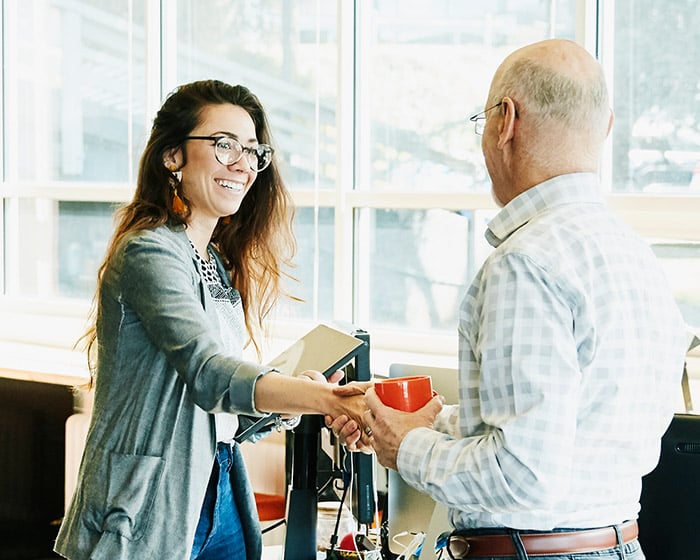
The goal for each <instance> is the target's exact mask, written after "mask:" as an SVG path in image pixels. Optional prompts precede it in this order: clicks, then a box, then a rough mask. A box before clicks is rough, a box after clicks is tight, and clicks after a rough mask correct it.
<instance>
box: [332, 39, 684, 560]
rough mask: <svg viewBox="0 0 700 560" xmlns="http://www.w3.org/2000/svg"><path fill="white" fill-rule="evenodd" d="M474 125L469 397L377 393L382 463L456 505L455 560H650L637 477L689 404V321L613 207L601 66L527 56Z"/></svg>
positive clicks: (463, 319)
mask: <svg viewBox="0 0 700 560" xmlns="http://www.w3.org/2000/svg"><path fill="white" fill-rule="evenodd" d="M471 120H473V121H476V122H477V126H478V127H479V128H481V126H480V125H481V123H483V138H482V150H483V153H484V157H485V160H486V166H487V168H488V172H489V175H490V177H491V180H492V184H493V196H494V198H495V200H496V201H497V202H498V204H499V205H500V206H502V209H501V211H500V212H499V213H498V214H497V215H496V217H495V218H494V219H493V220H492V221H491V222H490V223H489V225H488V229H487V231H486V237H487V239H488V241H489V242H490V243H491V245H493V247H494V248H495V249H494V251H493V253H492V254H491V256H490V257H489V258H488V259H487V260H486V262H485V263H484V265H483V267H482V268H481V270H480V271H479V273H478V274H477V276H476V278H475V279H474V281H473V283H472V285H471V287H470V288H469V290H468V292H467V294H466V297H465V299H464V301H463V303H462V306H461V309H460V315H459V317H460V319H459V382H460V403H459V405H455V406H445V407H441V403H440V401H439V399H438V398H435V399H433V400H432V401H431V402H430V403H429V404H428V405H426V406H425V407H424V408H423V409H421V410H420V411H418V412H416V413H413V414H407V413H401V412H398V411H395V410H392V409H390V408H388V407H386V406H384V405H383V404H382V403H381V401H380V400H379V399H378V397H377V395H376V393H375V392H374V390H373V389H369V390H368V391H367V394H366V402H367V406H368V408H369V410H368V412H367V414H366V417H365V423H366V428H365V431H366V433H367V435H368V436H369V441H370V443H371V444H372V447H373V448H374V450H375V452H376V454H377V457H378V459H379V461H380V463H382V464H383V465H385V466H386V467H389V468H392V469H396V470H397V471H398V472H399V474H400V475H401V476H402V477H403V478H404V479H405V480H406V481H407V482H408V483H409V484H411V485H412V486H414V487H416V488H417V489H419V490H421V491H423V492H426V493H427V494H429V495H431V496H432V497H433V498H434V499H435V500H437V501H439V502H442V503H444V504H446V505H447V506H448V507H449V510H450V519H451V522H452V524H453V525H454V527H455V529H457V531H455V532H454V533H453V534H452V536H451V537H450V544H449V547H450V551H451V554H452V556H453V557H454V558H461V557H467V554H468V558H479V557H482V558H485V557H488V558H520V559H525V558H539V557H541V556H546V557H547V558H548V559H549V560H559V559H564V558H570V557H571V556H570V555H571V553H573V552H577V553H579V554H577V556H576V558H577V559H579V558H586V557H587V556H589V555H590V556H591V557H595V558H626V559H627V560H637V559H642V558H643V554H642V552H641V550H640V547H639V543H638V541H637V539H636V537H637V527H636V522H635V519H636V517H637V513H638V510H639V495H640V490H641V477H642V476H643V475H644V474H645V473H647V472H649V471H651V470H652V469H653V467H654V466H655V464H656V462H657V460H658V455H659V442H660V438H661V436H662V434H663V432H664V431H665V429H666V427H667V426H668V424H669V422H670V420H671V418H672V414H673V411H674V406H675V404H676V402H677V401H676V397H677V395H679V392H678V389H679V384H680V379H681V374H682V369H683V361H684V354H685V326H684V323H683V320H682V318H681V315H680V313H679V311H678V308H677V306H676V304H675V302H674V299H673V296H672V294H671V291H670V289H669V287H668V286H667V284H666V281H665V279H664V276H663V273H662V271H661V269H660V267H659V265H658V263H657V262H656V260H655V258H654V255H653V254H652V252H651V250H650V249H649V248H648V246H647V245H646V244H645V243H644V241H643V240H642V239H640V238H639V237H638V236H637V235H635V234H634V233H633V232H632V231H631V230H630V229H629V228H627V227H626V226H625V225H624V224H623V223H622V222H621V221H620V220H619V219H618V218H616V217H615V216H614V215H613V214H611V213H610V211H609V210H608V209H607V208H606V207H605V205H604V200H603V193H602V189H601V186H600V184H599V177H598V171H599V160H600V157H601V150H602V146H603V142H604V140H605V138H606V137H607V135H608V133H609V131H610V128H611V126H612V122H613V117H612V113H611V110H610V108H609V101H608V94H607V89H606V85H605V80H604V77H603V73H602V70H601V68H600V66H599V65H598V63H597V62H596V61H595V60H594V59H593V58H592V57H591V56H590V55H589V54H588V53H587V51H586V50H584V49H583V48H581V47H580V46H578V45H577V44H575V43H573V42H570V41H563V40H547V41H543V42H539V43H535V44H532V45H529V46H526V47H524V48H521V49H519V50H517V51H515V52H514V53H512V54H511V55H510V56H508V57H507V58H506V59H505V61H504V62H503V63H502V64H501V66H500V67H499V68H498V70H497V72H496V74H495V76H494V78H493V81H492V84H491V88H490V91H489V95H488V99H487V103H486V105H485V110H484V111H483V112H482V113H480V114H478V115H475V116H474V117H472V119H471ZM480 121H481V122H480ZM441 408H442V410H440V409H441ZM333 427H334V430H335V431H336V432H341V431H342V432H343V433H345V432H347V433H348V434H349V433H350V431H351V428H353V427H355V426H354V425H352V424H351V425H350V426H347V425H346V427H345V429H343V424H342V422H336V423H335V424H334V426H333ZM363 437H364V436H363ZM348 442H349V444H350V445H353V442H352V441H351V439H350V438H348ZM358 446H359V447H362V443H358ZM562 533H563V534H562ZM600 551H608V552H607V554H608V555H606V553H603V555H601V553H600Z"/></svg>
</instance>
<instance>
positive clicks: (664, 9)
mask: <svg viewBox="0 0 700 560" xmlns="http://www.w3.org/2000/svg"><path fill="white" fill-rule="evenodd" d="M614 26H615V29H614V32H613V35H614V37H615V48H614V55H613V56H614V71H613V75H614V110H615V125H614V127H613V183H614V190H616V191H632V192H649V193H685V194H688V193H695V194H697V193H700V95H698V74H697V72H696V71H694V70H691V69H696V68H698V67H700V48H698V45H699V43H698V29H699V28H700V10H698V4H697V2H695V1H688V0H668V1H667V2H664V3H659V2H657V1H656V0H617V2H616V3H615V23H614Z"/></svg>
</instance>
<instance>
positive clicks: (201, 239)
mask: <svg viewBox="0 0 700 560" xmlns="http://www.w3.org/2000/svg"><path fill="white" fill-rule="evenodd" d="M214 225H216V224H214ZM185 233H187V237H189V239H190V241H191V242H192V245H194V248H195V249H196V250H197V252H198V253H199V254H200V255H201V256H202V258H203V259H205V260H209V251H208V247H209V242H210V241H211V236H212V233H214V227H213V226H208V225H204V224H200V223H196V222H192V223H189V224H187V228H186V229H185Z"/></svg>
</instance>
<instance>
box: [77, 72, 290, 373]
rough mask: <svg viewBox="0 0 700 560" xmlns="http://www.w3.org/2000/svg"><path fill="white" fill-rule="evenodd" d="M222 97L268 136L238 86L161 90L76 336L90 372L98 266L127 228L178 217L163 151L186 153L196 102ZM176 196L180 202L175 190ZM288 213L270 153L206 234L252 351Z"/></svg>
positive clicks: (285, 247) (277, 271)
mask: <svg viewBox="0 0 700 560" xmlns="http://www.w3.org/2000/svg"><path fill="white" fill-rule="evenodd" d="M225 103H230V104H232V105H237V106H239V107H242V108H243V109H245V110H246V111H247V112H248V114H249V115H250V116H251V118H252V119H253V123H254V124H255V132H256V135H257V139H258V142H260V143H261V144H262V143H264V144H272V138H271V134H270V130H269V125H268V122H267V117H266V115H265V111H264V109H263V107H262V105H261V103H260V101H259V100H258V98H257V97H256V96H255V95H254V94H253V93H251V92H250V90H248V88H246V87H244V86H240V85H237V86H231V85H229V84H226V83H224V82H221V81H218V80H204V81H197V82H192V83H189V84H186V85H183V86H180V87H179V88H177V89H176V90H175V91H174V92H173V93H171V94H170V95H169V96H168V98H167V99H166V100H165V103H163V106H162V107H161V109H160V110H159V111H158V114H157V115H156V117H155V119H154V121H153V127H152V129H151V136H150V138H149V140H148V143H147V145H146V148H145V149H144V152H143V155H142V156H141V162H140V165H139V174H138V181H137V185H136V192H135V193H134V197H133V199H132V201H131V202H130V203H129V204H128V205H126V206H124V207H123V208H121V209H120V210H118V212H117V214H116V220H117V226H116V229H115V231H114V235H113V236H112V239H111V241H110V243H109V246H108V249H107V253H106V257H105V260H104V262H103V263H102V265H101V266H100V268H99V270H98V275H97V290H96V294H95V300H94V304H93V312H92V316H91V320H90V321H91V323H90V327H89V329H88V331H87V332H86V333H85V335H84V336H83V339H82V340H84V341H86V342H87V350H88V363H89V364H90V370H91V372H92V373H93V375H92V376H91V377H94V371H95V366H96V361H95V350H96V348H95V342H96V341H97V330H96V320H97V317H98V316H99V314H100V292H101V288H102V281H103V276H104V272H105V270H106V268H107V267H108V266H109V264H110V262H111V260H112V258H113V257H114V254H115V252H116V250H117V248H118V247H119V244H120V243H121V241H122V240H123V239H124V237H125V236H126V235H127V234H129V233H130V232H132V231H136V230H144V229H154V228H156V227H158V226H160V225H162V224H165V223H170V224H182V225H186V221H187V218H188V214H185V215H178V214H177V213H176V212H175V211H174V210H173V196H172V184H173V183H172V182H173V181H174V180H175V179H174V176H173V173H172V172H171V171H169V170H168V169H166V167H165V165H164V162H163V156H164V154H165V153H166V152H168V151H170V150H173V149H176V148H179V147H180V148H182V153H183V155H185V157H186V151H185V149H184V142H185V139H186V137H187V136H189V135H190V133H191V132H192V130H194V128H195V127H196V126H197V124H198V123H199V119H200V115H201V113H202V110H203V109H204V108H205V107H206V106H209V105H218V104H225ZM180 197H181V198H182V199H183V200H184V202H185V203H186V204H187V203H188V201H187V199H185V198H184V196H183V195H182V192H181V190H180ZM293 217H294V209H293V205H292V201H291V196H290V195H289V191H288V190H287V188H286V186H285V184H284V182H283V181H282V177H281V175H280V173H279V169H278V166H277V163H276V161H275V158H274V157H273V159H272V163H271V164H270V165H269V166H268V167H267V168H266V169H264V170H263V171H261V172H260V173H258V176H257V178H256V180H255V183H254V184H253V187H252V188H251V189H250V191H248V193H247V194H246V196H245V198H244V199H243V202H242V203H241V206H240V208H239V210H238V211H237V212H236V213H235V214H233V215H231V216H230V217H228V218H227V219H222V220H219V223H218V224H217V226H216V228H215V229H214V233H213V235H212V243H213V244H214V246H215V247H216V249H217V251H218V252H219V254H220V255H221V256H222V257H223V260H224V264H225V266H226V268H227V269H228V270H230V274H231V283H232V285H233V286H234V287H235V288H237V289H238V291H239V292H240V294H241V299H242V302H243V309H244V310H245V322H246V328H247V331H248V336H249V338H250V341H251V342H252V343H253V345H254V347H255V349H256V351H257V354H258V357H260V345H259V343H258V342H257V337H258V335H260V334H262V333H263V332H265V330H266V329H265V323H264V319H265V317H266V316H267V315H268V313H269V312H270V310H271V309H272V308H273V307H274V305H275V303H276V302H277V300H278V299H279V297H280V295H281V294H282V287H281V279H282V277H283V276H285V275H287V273H286V272H285V271H284V268H285V267H291V266H292V259H293V257H294V254H295V252H296V241H295V238H294V234H293V231H292V220H293Z"/></svg>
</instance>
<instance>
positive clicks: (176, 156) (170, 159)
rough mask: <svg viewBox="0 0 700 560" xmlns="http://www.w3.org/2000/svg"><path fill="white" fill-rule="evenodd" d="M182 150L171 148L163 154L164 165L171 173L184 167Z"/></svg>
mask: <svg viewBox="0 0 700 560" xmlns="http://www.w3.org/2000/svg"><path fill="white" fill-rule="evenodd" d="M182 160H183V157H182V149H181V148H179V147H178V148H171V149H170V150H167V151H166V152H164V153H163V165H164V166H165V167H166V169H169V170H170V171H177V170H178V169H180V168H181V167H182Z"/></svg>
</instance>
